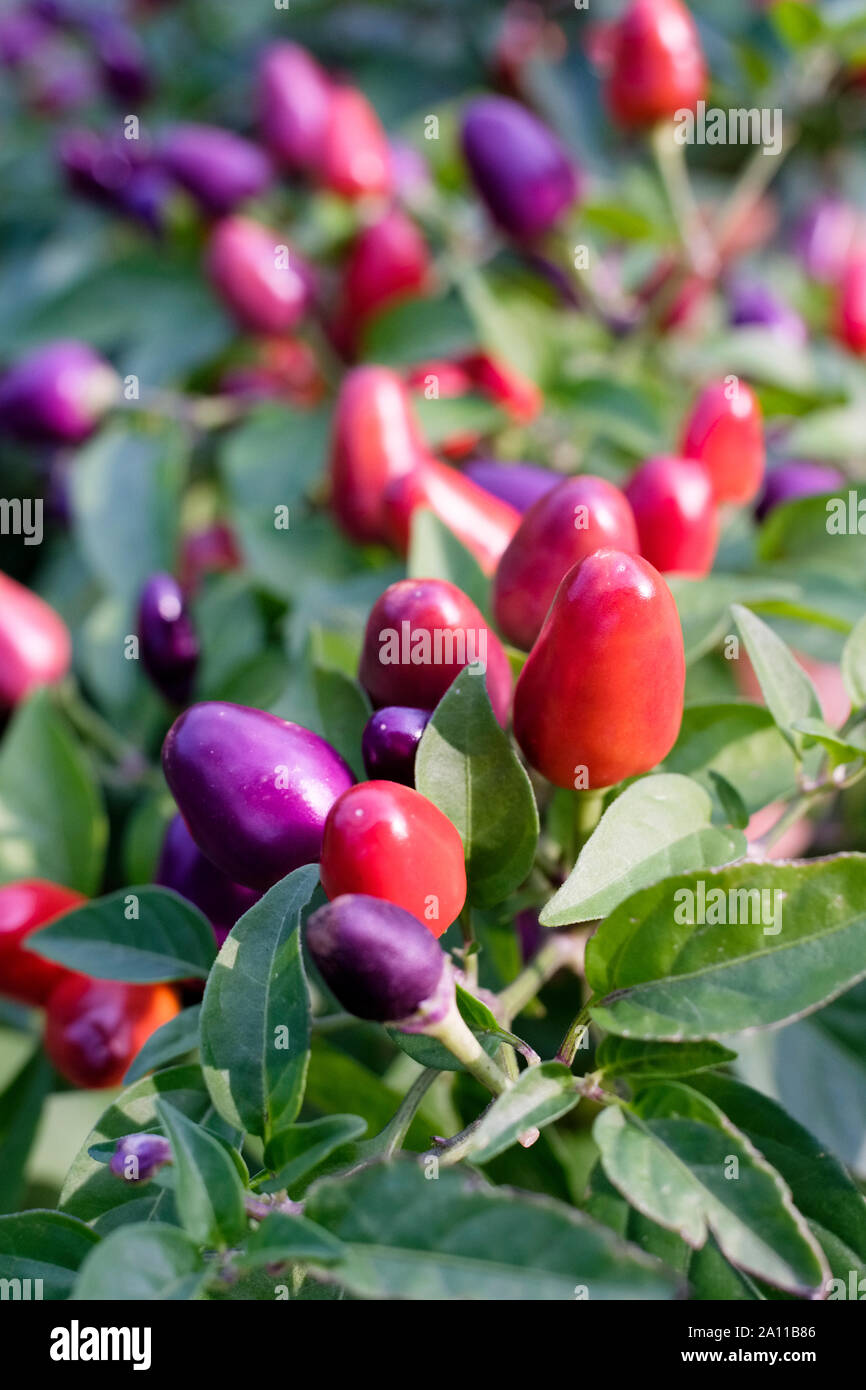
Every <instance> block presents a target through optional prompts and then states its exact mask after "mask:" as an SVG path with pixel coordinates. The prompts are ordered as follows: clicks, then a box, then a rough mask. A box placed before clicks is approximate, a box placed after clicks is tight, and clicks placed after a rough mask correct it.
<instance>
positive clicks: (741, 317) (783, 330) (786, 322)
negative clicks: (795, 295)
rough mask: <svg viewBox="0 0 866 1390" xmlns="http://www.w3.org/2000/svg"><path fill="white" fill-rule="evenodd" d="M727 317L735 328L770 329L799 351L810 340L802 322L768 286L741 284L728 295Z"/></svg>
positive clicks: (748, 282) (736, 285) (742, 282)
mask: <svg viewBox="0 0 866 1390" xmlns="http://www.w3.org/2000/svg"><path fill="white" fill-rule="evenodd" d="M728 317H729V319H730V322H731V323H732V324H734V325H735V326H736V327H755V328H769V329H771V330H772V331H773V332H774V333H779V334H780V335H782V336H784V337H785V338H787V340H788V342H791V343H794V344H796V345H797V346H798V347H802V346H804V345H805V344H806V342H807V341H808V338H809V330H808V328H807V327H806V324H805V321H804V320H803V319H802V318H801V317H800V315H799V314H798V313H797V311H796V309H792V308H791V306H790V304H786V303H785V302H784V300H782V299H780V298H779V296H778V295H777V294H775V293H774V292H773V290H771V289H770V288H769V286H768V285H762V284H760V283H759V282H758V281H751V280H750V281H745V280H741V281H738V282H737V283H735V284H734V285H733V286H732V288H731V289H730V292H729V302H728Z"/></svg>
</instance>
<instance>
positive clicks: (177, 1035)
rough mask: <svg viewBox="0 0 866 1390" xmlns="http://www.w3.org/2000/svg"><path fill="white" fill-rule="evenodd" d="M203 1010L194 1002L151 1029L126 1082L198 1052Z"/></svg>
mask: <svg viewBox="0 0 866 1390" xmlns="http://www.w3.org/2000/svg"><path fill="white" fill-rule="evenodd" d="M200 1014H201V1004H193V1005H192V1006H191V1007H190V1008H188V1009H183V1010H182V1011H181V1012H180V1013H179V1014H176V1015H175V1017H174V1018H170V1019H169V1020H168V1023H164V1024H163V1025H162V1027H161V1028H157V1030H156V1032H155V1033H151V1035H150V1037H149V1038H148V1040H147V1042H146V1043H145V1044H144V1047H143V1048H142V1049H141V1051H140V1052H139V1054H138V1056H137V1057H136V1059H135V1061H134V1062H133V1063H132V1066H131V1067H130V1068H129V1069H128V1071H127V1073H126V1075H125V1077H124V1078H123V1081H124V1085H126V1086H131V1085H132V1083H133V1081H137V1080H138V1079H139V1077H140V1076H146V1075H147V1073H148V1072H149V1071H158V1069H159V1068H160V1067H164V1066H166V1065H167V1064H168V1063H169V1062H178V1061H179V1060H180V1059H181V1058H182V1057H185V1056H186V1055H187V1053H189V1052H196V1051H197V1050H198V1030H199V1015H200Z"/></svg>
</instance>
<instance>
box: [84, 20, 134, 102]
mask: <svg viewBox="0 0 866 1390" xmlns="http://www.w3.org/2000/svg"><path fill="white" fill-rule="evenodd" d="M83 27H85V28H86V29H87V30H88V32H89V33H90V36H91V38H92V39H93V45H94V51H95V53H96V60H97V62H98V64H99V71H100V74H101V76H102V83H103V86H104V87H105V90H106V92H107V93H108V95H109V96H110V97H113V98H114V100H115V101H119V102H120V103H121V104H124V105H131V106H137V105H139V104H140V103H141V102H143V101H145V100H146V99H147V97H148V96H149V95H150V92H151V79H150V73H149V71H148V66H147V55H146V53H145V51H144V45H143V44H142V42H141V40H140V39H139V37H138V35H137V34H136V32H135V30H134V29H131V28H130V27H129V25H128V24H123V23H121V22H118V21H117V20H116V19H114V18H113V17H111V16H109V15H106V14H97V15H93V16H88V17H87V19H86V20H85V21H84V25H83Z"/></svg>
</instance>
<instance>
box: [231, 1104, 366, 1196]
mask: <svg viewBox="0 0 866 1390" xmlns="http://www.w3.org/2000/svg"><path fill="white" fill-rule="evenodd" d="M366 1128H367V1121H366V1120H365V1119H363V1118H362V1117H361V1116H360V1115H325V1116H323V1117H322V1119H321V1120H311V1121H309V1123H307V1124H303V1125H290V1126H289V1128H288V1129H284V1130H282V1131H281V1132H280V1133H279V1134H278V1135H276V1136H275V1137H274V1139H272V1140H271V1144H270V1149H269V1158H270V1161H271V1164H272V1166H273V1167H274V1168H275V1169H276V1176H275V1177H274V1178H273V1179H271V1180H270V1181H269V1182H267V1183H256V1187H257V1189H258V1190H259V1191H261V1192H278V1191H279V1190H280V1189H281V1188H287V1189H288V1190H289V1191H291V1190H292V1189H293V1188H294V1187H295V1186H296V1185H297V1184H298V1183H299V1182H300V1181H301V1179H302V1178H305V1177H306V1176H307V1174H308V1173H311V1172H312V1171H313V1169H314V1168H318V1166H319V1164H320V1163H324V1161H325V1159H326V1158H329V1157H330V1155H331V1154H332V1153H334V1151H335V1150H336V1149H339V1148H341V1147H342V1146H343V1145H344V1144H349V1143H351V1142H352V1140H353V1139H358V1138H360V1136H361V1135H362V1134H363V1133H364V1131H365V1130H366Z"/></svg>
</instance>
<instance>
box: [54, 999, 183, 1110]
mask: <svg viewBox="0 0 866 1390" xmlns="http://www.w3.org/2000/svg"><path fill="white" fill-rule="evenodd" d="M179 1012H180V1004H179V1002H178V997H177V995H176V994H175V992H174V990H173V989H171V988H170V987H169V986H168V985H130V984H124V983H121V982H120V981H119V980H92V979H90V977H89V976H87V975H71V976H69V978H67V979H66V980H64V981H63V982H62V983H61V984H59V985H58V986H57V988H56V989H55V990H53V991H52V993H51V995H50V997H49V999H48V1002H47V1004H46V1009H45V1051H46V1052H47V1053H48V1056H49V1058H50V1059H51V1061H52V1062H53V1064H54V1066H55V1067H56V1068H57V1070H58V1071H59V1072H60V1074H61V1076H65V1077H66V1079H67V1081H71V1082H72V1084H73V1085H74V1086H80V1087H81V1088H82V1089H84V1090H98V1089H101V1088H102V1087H105V1086H117V1085H119V1084H120V1082H121V1081H122V1080H123V1076H124V1073H125V1072H126V1070H127V1068H128V1067H129V1065H130V1063H131V1062H132V1061H133V1059H134V1058H135V1057H136V1056H137V1054H138V1053H139V1052H140V1051H141V1049H142V1047H143V1046H144V1044H145V1043H146V1042H147V1040H148V1038H149V1037H150V1035H151V1033H155V1032H156V1030H157V1028H161V1027H162V1025H163V1024H164V1023H167V1022H168V1021H169V1019H170V1018H174V1016H175V1014H177V1013H179Z"/></svg>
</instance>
